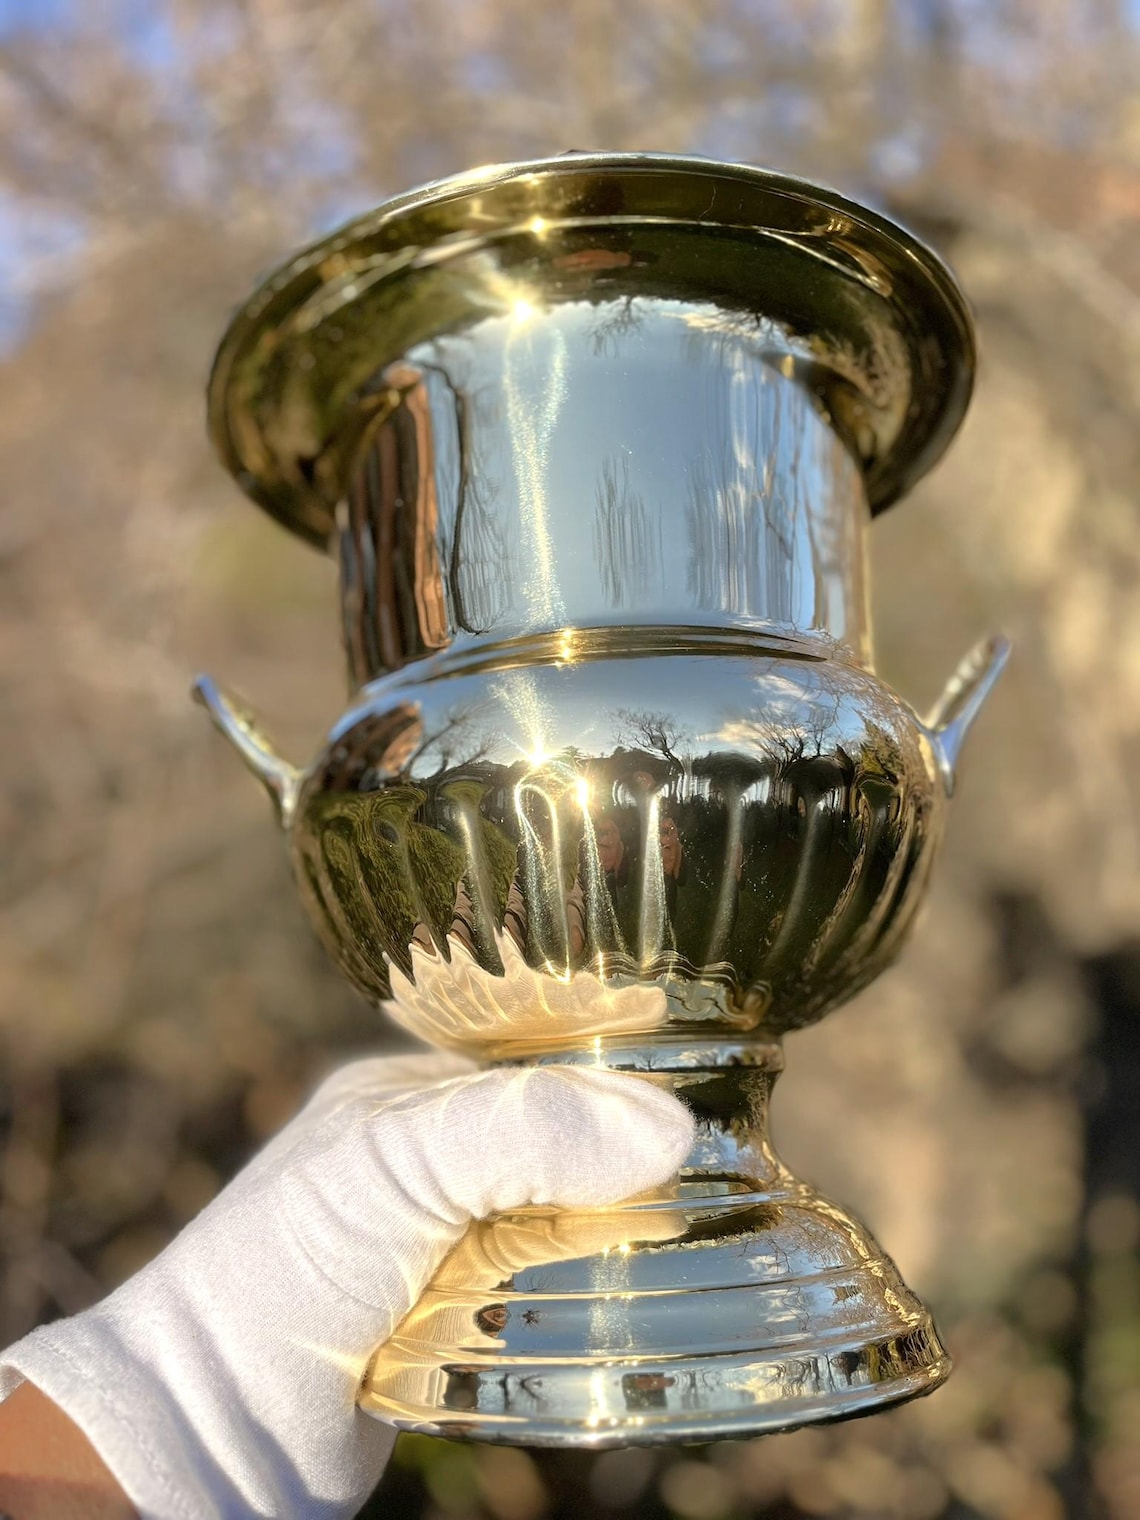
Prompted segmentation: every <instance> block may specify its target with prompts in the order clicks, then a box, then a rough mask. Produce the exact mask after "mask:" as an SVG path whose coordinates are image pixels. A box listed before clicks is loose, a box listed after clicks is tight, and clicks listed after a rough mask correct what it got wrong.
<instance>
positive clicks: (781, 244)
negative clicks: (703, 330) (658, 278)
mask: <svg viewBox="0 0 1140 1520" xmlns="http://www.w3.org/2000/svg"><path fill="white" fill-rule="evenodd" d="M603 227H605V228H607V230H608V233H609V234H610V235H611V236H613V237H618V238H629V237H634V236H636V235H637V232H638V229H641V231H642V232H643V233H645V232H646V230H647V229H653V228H656V229H658V230H661V229H666V230H668V229H675V228H687V229H688V230H691V231H692V230H695V231H697V232H698V233H700V234H702V236H703V239H704V241H703V242H702V247H703V248H705V249H706V252H707V253H708V258H707V259H706V260H704V262H703V263H702V264H701V266H700V267H704V265H705V264H707V265H710V266H716V268H715V269H714V272H713V274H712V276H710V278H711V284H710V295H711V297H712V299H713V300H714V301H716V302H718V303H720V304H722V305H725V306H726V307H728V308H729V309H736V310H740V311H743V312H744V313H745V314H754V315H759V316H763V315H765V313H766V311H767V308H768V306H769V305H771V304H772V302H773V301H775V303H776V305H777V306H779V304H780V302H781V301H785V302H786V301H789V300H790V301H791V302H792V305H794V306H797V307H798V310H799V311H800V313H801V316H802V314H803V313H804V312H807V313H809V314H811V313H814V314H815V315H817V316H818V322H817V323H816V324H815V331H814V336H815V338H816V340H817V341H818V343H819V345H820V347H821V349H822V350H823V351H824V353H825V361H829V362H833V367H834V366H835V365H839V364H841V363H842V362H844V356H845V354H849V353H850V352H852V351H857V350H858V348H859V345H860V344H862V345H863V347H864V351H865V352H866V354H867V364H866V369H867V372H868V373H869V374H870V373H872V371H873V372H874V373H873V374H872V383H873V385H875V386H878V387H880V389H881V390H882V392H883V398H884V400H883V407H882V416H884V417H888V416H889V418H890V419H891V420H890V422H889V424H888V423H883V424H882V425H880V424H878V423H872V424H868V427H867V431H868V433H869V435H870V436H869V441H868V443H867V446H866V448H865V450H864V451H863V458H862V460H861V463H862V466H863V475H864V481H865V485H866V490H867V496H868V499H869V501H870V504H871V507H872V510H873V511H876V512H877V511H880V510H882V509H883V508H885V507H887V506H889V505H890V504H891V503H892V502H893V501H895V500H896V499H897V498H898V497H899V496H901V495H903V494H904V493H905V492H906V491H907V490H909V489H910V487H911V486H913V485H914V483H915V482H916V481H917V480H918V479H919V478H920V477H921V476H922V475H924V474H925V473H926V472H927V471H928V470H929V469H930V468H931V467H932V466H933V465H934V463H935V462H936V461H937V460H938V458H939V457H940V456H941V454H942V453H943V451H944V450H945V448H946V446H947V445H948V444H949V442H950V440H951V438H952V437H953V435H954V433H955V432H956V431H957V429H958V426H959V424H960V423H961V420H962V417H963V415H964V413H965V411H966V407H967V405H968V403H969V398H970V393H971V390H972V386H973V375H974V363H975V342H974V331H973V323H972V319H971V316H970V312H969V308H968V305H967V303H966V299H965V297H964V295H963V293H962V291H961V289H960V287H959V286H958V284H957V281H956V280H955V278H954V276H953V274H952V273H951V272H950V270H949V269H948V268H947V266H946V265H945V264H944V263H943V261H942V260H941V259H940V258H939V257H938V255H937V254H935V253H934V252H933V251H932V250H931V249H930V248H928V247H927V246H926V245H925V244H924V243H922V242H921V241H920V240H919V239H918V238H916V237H915V236H914V235H913V234H911V233H910V232H908V231H906V230H905V229H904V228H903V227H902V226H900V225H898V224H897V223H896V222H894V221H892V220H890V219H889V218H887V217H885V216H883V215H881V214H879V213H878V212H876V211H873V210H871V209H870V208H868V207H867V206H864V205H861V204H859V203H858V202H856V201H853V200H850V199H849V198H847V197H846V196H844V195H841V194H839V193H838V192H837V191H835V190H832V189H829V188H827V187H824V186H821V185H818V184H814V183H812V182H809V181H807V180H803V179H798V178H795V177H793V176H789V175H785V174H780V173H776V172H774V171H772V170H768V169H761V168H756V167H753V166H751V165H747V164H731V163H721V162H718V161H716V160H713V159H706V158H698V157H686V156H676V155H670V154H654V153H569V154H563V155H561V156H559V157H554V158H544V159H535V160H531V161H527V162H519V163H505V164H494V165H490V166H487V167H484V168H481V169H476V170H473V171H470V172H467V173H463V174H459V175H455V176H453V177H450V178H447V179H442V180H437V181H435V182H433V183H431V184H428V185H425V186H422V187H420V188H418V189H415V190H412V191H410V192H408V193H406V194H403V195H399V196H396V197H394V198H393V199H391V200H388V201H386V202H384V203H383V204H382V205H380V206H378V207H377V208H376V209H374V210H372V211H370V212H368V213H366V214H365V215H363V216H360V217H357V218H356V219H354V220H352V221H350V222H348V223H346V224H345V225H344V226H342V227H341V228H339V229H338V230H337V231H335V232H332V233H330V234H329V235H327V236H325V237H323V238H321V239H320V240H319V241H318V242H315V243H313V244H311V245H310V246H309V247H307V248H305V249H304V250H303V251H301V252H300V253H298V254H296V255H295V256H294V257H293V258H291V259H289V260H288V261H287V262H286V263H285V264H283V265H282V266H281V267H280V268H279V269H278V270H277V271H276V272H275V273H274V274H272V275H271V276H270V277H269V278H268V279H266V280H265V281H264V282H263V283H262V284H261V285H260V286H259V287H258V288H257V290H256V291H255V292H254V294H253V295H252V296H251V297H250V298H249V300H247V301H246V302H245V303H244V305H242V306H241V307H240V308H239V310H238V311H237V313H236V314H235V316H234V317H233V319H232V321H231V323H230V325H229V327H228V329H227V331H226V333H225V335H224V337H223V339H222V342H221V344H220V346H219V349H218V352H217V355H216V357H215V361H214V367H213V371H212V374H211V377H210V382H209V387H208V410H209V426H210V433H211V436H212V439H213V442H214V444H215V447H216V448H217V450H218V452H219V454H220V455H221V458H222V460H223V462H224V464H225V466H226V468H227V469H228V470H229V471H230V473H231V474H232V475H233V476H234V477H235V479H236V480H237V482H238V484H239V485H240V486H241V487H242V489H243V490H244V491H245V492H246V494H247V495H249V496H250V497H251V498H252V499H253V500H254V501H255V502H257V503H258V504H259V505H260V506H262V507H263V508H265V509H266V510H267V511H268V512H270V513H271V514H272V515H273V516H274V517H276V518H277V519H278V520H279V521H280V522H281V523H283V524H284V525H285V526H286V527H288V528H289V529H291V530H292V531H293V532H295V533H297V534H298V535H299V536H301V537H302V538H305V539H307V540H308V541H309V542H311V543H313V544H315V545H317V546H319V547H322V548H323V547H326V546H327V545H328V543H329V540H330V537H331V536H332V533H333V530H334V526H335V513H336V505H337V501H338V500H339V497H340V495H341V494H342V489H343V482H342V481H341V480H339V479H338V478H337V476H336V470H335V468H334V466H333V465H330V464H329V463H328V461H327V458H326V456H327V455H329V454H335V453H336V448H335V438H334V434H335V431H336V427H337V425H338V424H337V422H336V419H335V417H331V414H332V413H333V412H335V410H336V407H337V406H338V405H343V404H344V402H345V397H344V396H341V397H340V398H331V397H330V395H329V391H330V386H329V385H328V384H327V382H323V383H322V386H321V391H320V394H318V392H317V390H316V389H314V388H313V387H310V389H309V390H306V388H305V380H304V374H303V372H304V371H306V370H312V369H313V368H314V366H315V361H314V350H315V345H316V343H317V341H318V335H323V337H324V338H326V339H327V338H328V336H329V335H330V334H331V335H332V336H334V337H337V338H338V339H339V336H340V335H341V333H342V332H343V333H345V334H347V335H348V336H350V337H351V336H352V333H353V323H354V321H355V322H356V323H357V324H362V323H365V322H368V321H371V320H373V318H372V317H371V316H369V315H368V308H367V304H366V303H367V300H369V299H372V297H370V296H369V294H368V293H369V292H373V293H374V292H375V291H376V289H377V287H378V286H379V285H383V284H384V283H385V282H387V281H389V280H394V279H396V278H398V277H399V276H401V275H403V274H405V273H407V272H408V271H409V270H412V269H424V268H427V267H428V266H429V265H430V266H434V267H439V266H440V265H441V264H444V263H447V262H449V261H453V260H456V259H464V258H469V257H470V256H471V255H473V254H476V255H477V254H478V253H479V252H480V251H482V250H486V249H488V248H490V247H492V245H498V246H502V244H503V241H504V240H505V239H511V238H522V239H526V238H531V239H533V240H535V241H536V246H537V243H538V242H541V241H544V240H545V241H547V242H549V240H551V239H555V240H556V239H558V238H559V237H561V236H564V235H565V236H569V235H570V234H573V235H574V237H576V238H577V239H578V240H579V242H580V241H581V238H582V237H583V236H586V237H587V238H588V236H589V233H590V230H591V229H594V230H595V231H597V230H599V229H601V228H603ZM742 245H743V249H744V254H745V257H744V258H743V259H742V258H741V257H740V252H741V248H742ZM733 248H734V249H735V254H734V253H733V252H732V251H731V250H732V249H733ZM726 250H728V251H726ZM764 251H766V256H767V255H772V256H773V257H778V258H779V259H781V260H782V261H783V263H782V265H781V268H782V269H783V271H784V275H783V276H782V277H781V279H780V280H779V281H769V283H768V285H767V286H765V282H764V280H763V279H760V280H759V281H757V282H754V284H753V285H752V286H751V287H750V285H749V282H748V278H747V277H748V272H749V256H750V255H755V256H756V258H757V265H756V267H757V268H761V267H763V265H762V261H761V260H760V254H761V253H762V252H764ZM552 262H557V261H552ZM596 265H597V268H596V273H597V275H598V277H599V278H603V279H605V280H608V281H609V282H610V284H611V286H612V284H613V281H614V271H613V270H612V269H609V270H607V269H604V268H602V262H601V260H600V258H599V259H598V260H597V261H596ZM730 265H731V268H730V267H729V266H730ZM773 267H774V266H773ZM578 272H579V273H580V272H581V261H580V266H579V270H578ZM789 272H790V273H791V277H790V280H789V278H788V273H789ZM686 278H687V277H686ZM789 284H790V285H791V286H794V287H796V289H795V290H794V291H793V292H792V293H791V294H790V295H789V293H788V287H789ZM777 286H778V287H779V289H777V288H776V287H777ZM695 288H696V287H694V289H695ZM636 289H637V286H636V281H633V282H632V283H631V285H630V290H631V292H632V293H636ZM692 294H693V292H692V290H691V291H690V297H691V296H692ZM775 315H776V317H777V318H779V316H780V314H779V311H777V312H776V313H775ZM447 321H448V318H447V315H446V314H445V313H444V312H442V311H441V312H440V316H439V331H441V332H442V331H445V330H447ZM809 325H810V324H809ZM877 337H882V338H883V339H884V340H885V341H884V343H883V344H881V345H880V344H878V343H877ZM870 349H875V350H876V352H874V353H871V352H869V350H870ZM398 350H399V345H398V343H397V344H396V347H395V348H394V349H393V352H392V354H390V355H387V356H386V359H385V362H387V360H388V359H391V358H395V357H396V356H397V353H398ZM888 351H889V352H890V353H892V354H894V355H895V356H896V357H897V361H898V362H897V363H893V364H884V363H883V360H882V355H883V353H886V352H888ZM283 375H287V376H288V383H285V382H284V381H283V380H282V376H283ZM338 378H339V376H338ZM354 385H355V382H354V381H353V380H352V379H351V377H347V376H346V377H345V388H346V392H347V394H348V399H350V400H359V399H360V394H361V392H360V387H359V385H355V388H354ZM331 389H332V390H335V389H336V386H335V385H334V386H332V387H331ZM330 418H331V420H330ZM322 429H324V432H323V433H322Z"/></svg>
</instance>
